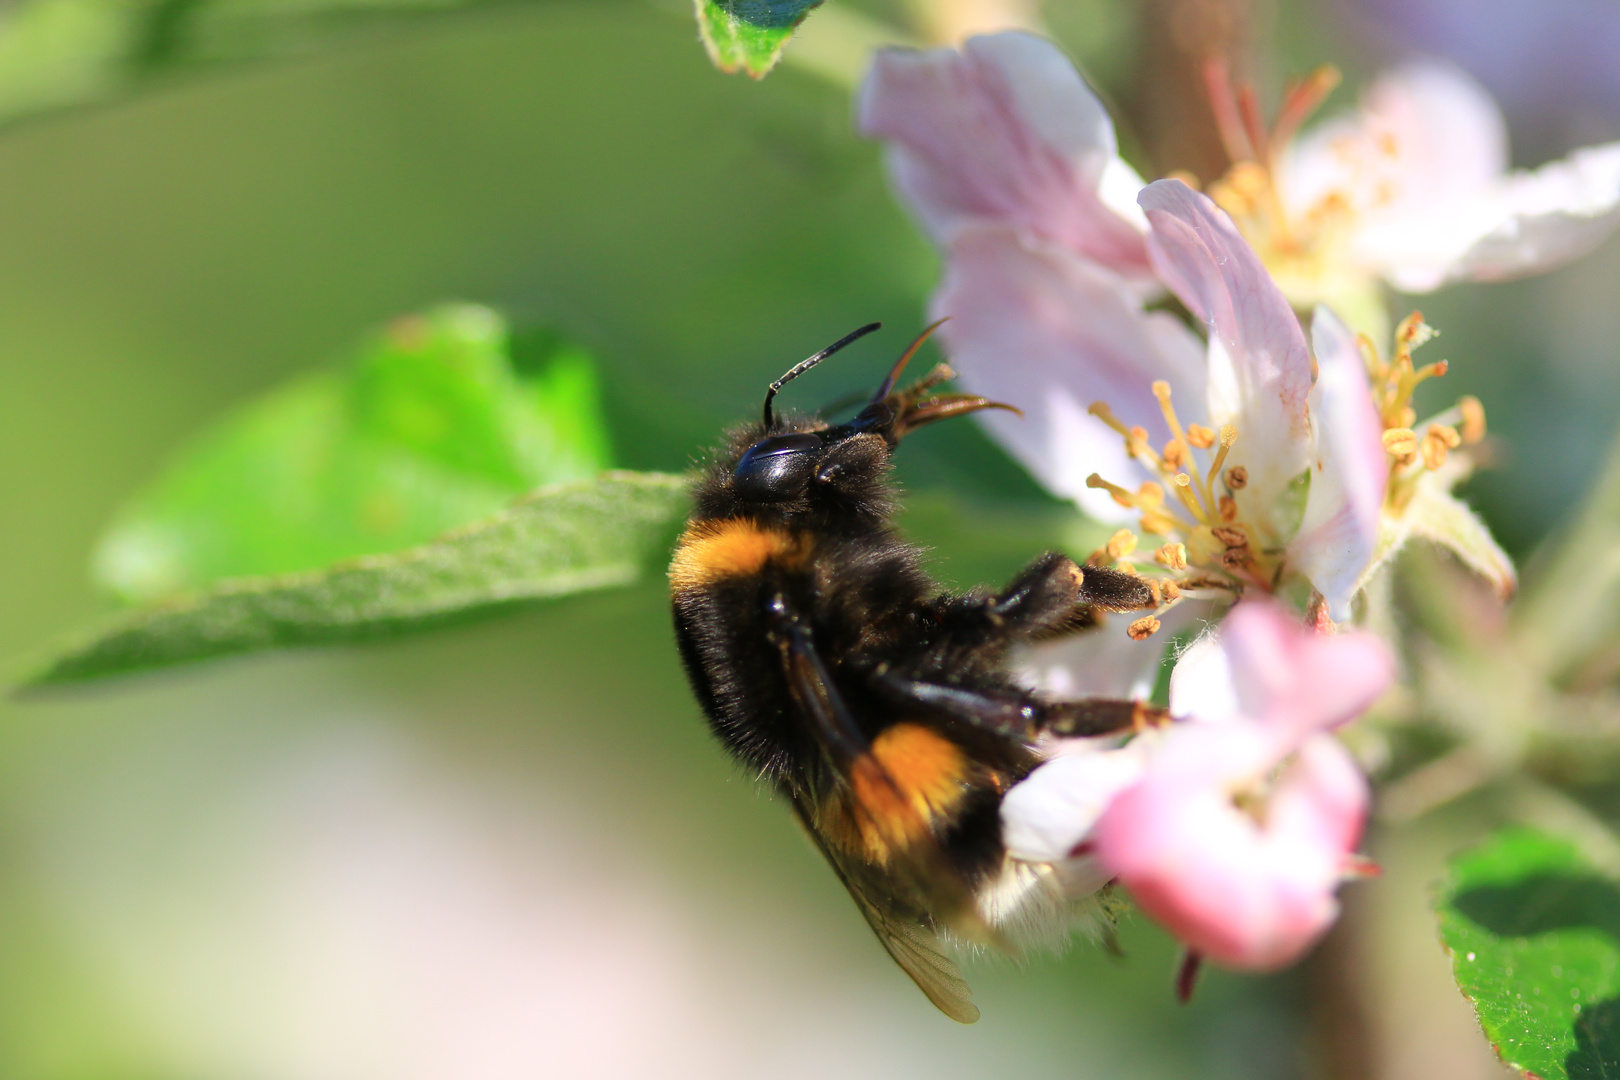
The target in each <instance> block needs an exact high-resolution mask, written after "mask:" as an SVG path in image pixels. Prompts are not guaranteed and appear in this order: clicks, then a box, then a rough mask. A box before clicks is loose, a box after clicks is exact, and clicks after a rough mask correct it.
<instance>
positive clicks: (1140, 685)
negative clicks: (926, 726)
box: [1013, 600, 1210, 700]
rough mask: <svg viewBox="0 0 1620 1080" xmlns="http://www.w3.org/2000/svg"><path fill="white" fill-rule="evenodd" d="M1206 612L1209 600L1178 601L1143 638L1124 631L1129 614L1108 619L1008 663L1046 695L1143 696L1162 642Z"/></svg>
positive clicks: (1160, 661)
mask: <svg viewBox="0 0 1620 1080" xmlns="http://www.w3.org/2000/svg"><path fill="white" fill-rule="evenodd" d="M1209 616H1210V604H1209V603H1207V602H1204V601H1198V600H1183V601H1181V603H1179V604H1177V605H1176V606H1175V607H1173V608H1170V609H1169V610H1167V611H1165V612H1163V613H1162V614H1160V615H1159V616H1158V619H1159V632H1158V633H1157V634H1155V635H1153V636H1152V637H1151V638H1149V639H1147V640H1146V641H1132V640H1131V638H1130V636H1129V635H1128V634H1126V633H1125V626H1126V622H1127V620H1128V618H1129V616H1125V617H1121V618H1117V619H1109V620H1108V621H1107V622H1106V623H1104V624H1103V625H1102V626H1100V627H1098V628H1096V629H1095V630H1088V631H1086V632H1084V633H1080V634H1071V635H1069V636H1068V637H1063V638H1058V639H1057V640H1055V641H1044V642H1041V643H1040V644H1038V645H1031V646H1029V647H1028V648H1026V649H1024V650H1023V651H1022V652H1021V653H1020V654H1019V657H1018V659H1017V660H1015V661H1014V663H1013V667H1014V668H1015V670H1016V671H1017V672H1018V675H1017V678H1018V681H1019V683H1020V684H1022V685H1024V686H1027V687H1029V688H1030V689H1032V690H1038V691H1040V692H1041V693H1042V694H1045V695H1046V696H1047V697H1052V698H1088V697H1101V698H1137V699H1143V700H1145V699H1146V698H1147V697H1148V696H1149V695H1150V694H1151V693H1152V692H1153V684H1154V683H1155V682H1157V681H1158V678H1159V671H1160V669H1161V667H1162V665H1163V663H1164V659H1165V657H1164V649H1165V643H1166V642H1167V641H1169V640H1170V639H1171V638H1173V637H1175V636H1176V635H1177V634H1179V633H1181V632H1182V631H1183V630H1185V629H1188V628H1190V627H1193V626H1196V625H1198V624H1199V623H1200V622H1201V621H1204V620H1207V619H1208V618H1209ZM1178 670H1179V669H1178Z"/></svg>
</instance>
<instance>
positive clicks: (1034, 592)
mask: <svg viewBox="0 0 1620 1080" xmlns="http://www.w3.org/2000/svg"><path fill="white" fill-rule="evenodd" d="M1153 606H1155V605H1154V599H1153V592H1152V590H1150V589H1149V588H1148V586H1147V582H1145V581H1143V580H1142V579H1141V578H1139V577H1137V576H1136V575H1135V574H1127V573H1125V572H1123V571H1120V570H1112V569H1109V568H1108V567H1105V566H1087V567H1082V566H1080V565H1079V564H1078V563H1076V562H1075V561H1074V560H1073V559H1071V558H1069V557H1068V556H1067V555H1062V554H1059V553H1058V552H1055V551H1053V552H1048V553H1047V554H1045V555H1042V556H1041V557H1040V558H1038V559H1036V560H1035V561H1034V562H1033V563H1030V565H1029V566H1028V567H1027V568H1026V569H1025V570H1024V571H1023V573H1021V574H1019V575H1018V576H1017V577H1016V578H1014V579H1013V580H1012V582H1011V583H1010V584H1009V585H1008V586H1007V587H1006V588H1005V589H1003V590H1001V592H999V593H997V594H996V595H994V596H988V597H987V596H974V595H971V594H970V595H968V596H963V597H958V598H956V599H955V600H953V601H951V603H950V605H949V606H948V608H947V611H946V613H945V623H946V626H945V634H946V636H947V638H949V639H951V641H952V643H953V644H956V645H965V646H971V645H973V644H977V643H978V642H981V641H986V640H989V639H990V638H992V637H1004V638H1022V639H1026V640H1027V639H1030V638H1041V637H1055V636H1058V635H1061V634H1066V633H1071V632H1073V631H1077V630H1083V629H1085V628H1086V627H1088V626H1090V625H1092V624H1093V623H1094V622H1095V621H1096V612H1097V610H1099V609H1100V610H1103V611H1135V610H1138V609H1141V608H1151V607H1153Z"/></svg>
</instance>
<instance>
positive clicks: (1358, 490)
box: [1288, 307, 1389, 622]
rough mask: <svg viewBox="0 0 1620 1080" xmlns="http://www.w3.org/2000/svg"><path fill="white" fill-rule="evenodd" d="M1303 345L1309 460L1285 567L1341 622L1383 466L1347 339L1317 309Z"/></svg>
mask: <svg viewBox="0 0 1620 1080" xmlns="http://www.w3.org/2000/svg"><path fill="white" fill-rule="evenodd" d="M1311 337H1312V340H1313V343H1314V344H1315V346H1316V364H1317V369H1318V374H1317V378H1316V385H1315V386H1314V387H1312V388H1311V397H1310V402H1311V418H1312V425H1313V427H1314V429H1315V436H1316V438H1315V457H1316V460H1315V461H1314V462H1313V463H1312V465H1311V490H1310V496H1309V498H1308V499H1307V501H1306V503H1305V518H1304V520H1303V522H1301V524H1300V527H1299V532H1298V533H1297V534H1296V535H1295V537H1294V539H1293V540H1292V541H1291V542H1290V543H1289V545H1288V561H1289V564H1290V565H1291V566H1292V567H1293V568H1294V569H1295V570H1297V571H1299V572H1300V573H1301V574H1303V575H1305V577H1306V578H1307V579H1308V580H1309V581H1310V583H1311V584H1312V585H1314V586H1316V589H1317V591H1318V592H1320V593H1321V594H1322V596H1323V598H1324V599H1325V600H1326V601H1327V604H1328V614H1329V616H1330V617H1332V618H1333V619H1334V620H1336V621H1339V622H1343V621H1344V620H1346V619H1348V618H1349V617H1350V600H1351V598H1352V597H1353V596H1355V593H1356V584H1357V582H1359V581H1360V580H1361V575H1362V572H1363V571H1365V570H1366V568H1367V566H1368V564H1369V563H1371V561H1372V557H1373V552H1374V550H1375V549H1376V548H1377V545H1378V519H1379V513H1380V511H1381V509H1382V507H1383V503H1384V488H1385V486H1386V485H1387V483H1388V480H1389V458H1388V456H1387V455H1386V454H1385V453H1384V446H1383V442H1382V439H1381V436H1382V434H1383V424H1382V422H1381V421H1380V419H1379V417H1378V410H1377V409H1376V408H1375V407H1374V405H1373V400H1372V394H1371V392H1370V391H1369V390H1368V387H1367V372H1366V364H1365V362H1364V361H1363V360H1362V356H1361V349H1360V348H1359V347H1358V346H1357V344H1356V337H1355V334H1353V333H1352V332H1351V331H1350V328H1349V327H1347V326H1345V325H1344V323H1342V322H1340V321H1339V318H1338V316H1336V315H1334V314H1333V313H1332V312H1331V311H1329V310H1328V309H1327V308H1325V307H1318V308H1317V309H1316V314H1315V315H1314V317H1313V318H1312V321H1311Z"/></svg>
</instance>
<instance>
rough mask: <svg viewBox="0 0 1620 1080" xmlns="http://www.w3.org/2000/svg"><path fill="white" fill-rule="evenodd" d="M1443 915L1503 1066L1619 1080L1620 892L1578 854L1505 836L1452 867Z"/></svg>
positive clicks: (1522, 835)
mask: <svg viewBox="0 0 1620 1080" xmlns="http://www.w3.org/2000/svg"><path fill="white" fill-rule="evenodd" d="M1437 911H1438V914H1439V919H1440V936H1441V939H1442V940H1443V941H1444V942H1445V946H1446V950H1447V951H1448V952H1449V953H1450V954H1451V959H1452V966H1453V970H1454V972H1455V974H1456V977H1457V985H1458V986H1459V987H1461V988H1462V992H1463V994H1464V995H1466V996H1467V997H1468V999H1469V1000H1470V1001H1472V1002H1473V1005H1474V1011H1475V1013H1476V1014H1477V1015H1478V1016H1479V1022H1480V1025H1481V1026H1482V1027H1483V1028H1484V1029H1485V1035H1486V1037H1487V1038H1489V1039H1490V1041H1491V1043H1492V1045H1493V1046H1494V1047H1495V1048H1496V1052H1497V1054H1498V1055H1500V1056H1501V1058H1502V1060H1503V1061H1504V1062H1506V1063H1507V1064H1508V1065H1510V1066H1511V1067H1513V1068H1515V1069H1518V1070H1519V1071H1521V1072H1523V1073H1524V1074H1525V1075H1527V1076H1532V1075H1533V1076H1538V1077H1541V1078H1542V1080H1557V1078H1568V1080H1596V1078H1599V1077H1614V1076H1620V887H1617V886H1616V884H1615V883H1614V882H1613V881H1610V880H1609V879H1607V878H1605V877H1603V876H1601V875H1600V874H1598V873H1597V871H1596V870H1594V869H1593V867H1592V865H1591V864H1590V863H1589V862H1588V861H1587V860H1586V859H1585V858H1584V857H1583V856H1582V855H1581V854H1580V852H1579V851H1578V850H1577V848H1576V847H1575V846H1574V845H1573V844H1571V843H1569V842H1568V841H1565V840H1561V839H1558V838H1555V837H1552V836H1549V835H1547V834H1546V833H1542V832H1538V831H1534V830H1529V829H1515V830H1511V831H1507V832H1502V833H1499V834H1497V835H1496V836H1494V837H1492V838H1491V839H1489V840H1487V841H1486V842H1485V843H1483V844H1482V845H1480V846H1479V847H1477V848H1475V849H1474V850H1472V851H1470V852H1468V853H1466V854H1464V855H1462V856H1459V857H1458V858H1457V859H1456V860H1454V861H1453V863H1452V866H1451V875H1450V879H1449V880H1448V881H1447V883H1446V885H1445V887H1444V889H1443V891H1442V894H1441V896H1440V898H1439V902H1438V905H1437Z"/></svg>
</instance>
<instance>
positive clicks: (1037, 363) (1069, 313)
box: [933, 224, 1204, 520]
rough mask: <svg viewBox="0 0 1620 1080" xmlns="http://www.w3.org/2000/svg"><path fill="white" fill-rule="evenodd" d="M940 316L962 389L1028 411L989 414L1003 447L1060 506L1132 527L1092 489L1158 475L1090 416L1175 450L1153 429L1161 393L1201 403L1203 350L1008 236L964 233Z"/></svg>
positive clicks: (1047, 248)
mask: <svg viewBox="0 0 1620 1080" xmlns="http://www.w3.org/2000/svg"><path fill="white" fill-rule="evenodd" d="M933 311H934V314H935V317H936V318H937V317H944V316H949V317H950V321H949V322H947V323H946V324H945V325H944V326H943V327H942V328H941V330H940V334H941V337H942V338H943V340H944V342H945V346H946V350H947V353H948V355H949V356H950V358H951V363H952V365H953V366H954V367H955V368H956V370H957V371H958V373H959V374H960V375H961V378H962V384H963V386H964V387H966V388H967V389H969V390H971V391H973V392H974V393H977V394H983V395H985V396H987V397H990V398H993V399H995V400H997V401H1004V402H1007V403H1008V404H1010V405H1015V406H1017V407H1018V408H1019V409H1022V410H1023V413H1024V415H1023V416H1022V417H1018V416H1015V415H1013V414H1010V413H1003V412H1000V411H995V412H988V413H984V414H981V415H982V416H983V419H984V423H985V425H986V427H988V428H989V430H990V432H991V434H992V435H994V436H995V438H996V439H997V441H999V442H1000V443H1001V444H1002V445H1003V446H1004V447H1006V448H1007V449H1008V450H1009V451H1010V452H1011V453H1012V454H1013V456H1014V457H1016V458H1017V459H1018V460H1019V461H1020V462H1022V463H1023V465H1024V466H1025V467H1026V468H1028V469H1029V470H1030V472H1031V473H1033V474H1034V475H1035V478H1036V479H1037V480H1039V481H1040V482H1041V483H1042V484H1044V485H1045V486H1046V487H1047V489H1048V490H1050V491H1052V492H1053V493H1054V494H1057V495H1061V496H1064V497H1067V498H1071V499H1075V500H1076V501H1077V502H1079V503H1080V505H1081V507H1082V508H1084V509H1085V510H1086V511H1087V512H1088V513H1090V514H1093V515H1094V516H1097V517H1099V518H1100V519H1102V520H1122V519H1123V518H1124V516H1125V511H1124V510H1123V508H1121V507H1119V506H1118V505H1117V504H1115V503H1114V502H1113V501H1112V499H1110V498H1109V497H1108V495H1107V494H1106V493H1105V492H1102V491H1099V490H1096V489H1088V488H1087V487H1086V477H1087V476H1088V475H1090V474H1091V473H1093V472H1097V473H1101V474H1102V475H1103V476H1104V477H1105V478H1107V479H1109V480H1111V481H1113V482H1115V483H1118V484H1122V485H1125V486H1127V487H1134V486H1135V485H1136V484H1137V483H1138V482H1140V481H1141V480H1143V479H1146V478H1147V474H1146V472H1145V471H1144V470H1143V469H1142V467H1141V466H1140V465H1138V464H1137V463H1136V462H1134V461H1132V460H1130V459H1129V458H1128V457H1127V456H1126V454H1125V449H1124V444H1123V440H1122V439H1121V437H1120V436H1119V435H1118V434H1116V433H1115V432H1113V431H1111V430H1109V428H1108V427H1107V426H1106V425H1104V424H1103V423H1102V422H1101V421H1099V420H1098V419H1096V418H1095V417H1093V416H1090V415H1088V414H1087V412H1086V409H1087V407H1088V406H1090V405H1091V403H1092V402H1094V401H1099V400H1100V401H1107V402H1108V403H1109V404H1110V405H1111V406H1113V409H1114V412H1115V414H1116V415H1118V416H1120V417H1128V418H1132V419H1133V420H1135V419H1136V418H1140V421H1139V422H1142V423H1144V424H1147V425H1148V426H1149V427H1150V430H1153V431H1161V432H1163V433H1162V434H1161V435H1160V436H1159V437H1160V438H1161V439H1166V438H1168V437H1169V433H1168V431H1167V430H1165V429H1164V428H1163V423H1162V421H1159V422H1158V423H1153V422H1152V420H1153V418H1156V417H1158V416H1159V406H1158V402H1157V400H1156V399H1155V398H1154V397H1153V394H1152V390H1151V386H1152V383H1153V381H1154V380H1155V379H1167V380H1169V381H1170V382H1171V383H1172V385H1174V386H1177V387H1187V391H1186V392H1187V393H1188V394H1190V395H1201V394H1202V391H1203V386H1204V360H1203V356H1202V347H1201V345H1200V344H1199V342H1198V339H1197V338H1196V337H1195V336H1194V335H1193V334H1192V333H1191V332H1189V331H1188V330H1187V329H1186V327H1184V326H1182V325H1181V324H1180V323H1179V322H1177V321H1176V320H1175V319H1173V318H1172V317H1170V316H1169V315H1165V314H1160V313H1152V314H1149V313H1144V312H1143V310H1142V307H1141V303H1140V301H1139V300H1138V299H1137V298H1136V296H1135V295H1134V294H1133V293H1132V291H1131V289H1130V287H1129V286H1127V285H1126V284H1125V283H1124V282H1123V281H1122V280H1121V279H1120V278H1119V277H1117V276H1115V275H1114V274H1111V273H1109V272H1108V271H1106V270H1103V269H1101V268H1100V267H1098V266H1097V265H1096V264H1095V263H1092V262H1090V261H1089V260H1086V259H1084V258H1081V257H1078V256H1075V255H1073V254H1071V253H1070V252H1068V251H1065V250H1062V249H1060V248H1057V247H1055V246H1052V245H1049V244H1042V243H1040V242H1038V241H1034V240H1031V239H1029V238H1028V237H1025V236H1021V235H1020V234H1019V233H1018V232H1017V231H1015V230H1013V229H1011V228H1008V227H1005V226H993V225H982V224H981V225H969V226H964V227H963V228H962V229H960V230H958V233H957V235H956V237H955V238H954V240H953V241H952V243H951V246H950V248H949V250H948V252H947V260H946V273H945V280H944V281H943V282H942V283H941V285H940V289H939V292H938V293H937V294H936V295H935V297H934V302H933ZM1194 400H1196V398H1194Z"/></svg>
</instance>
